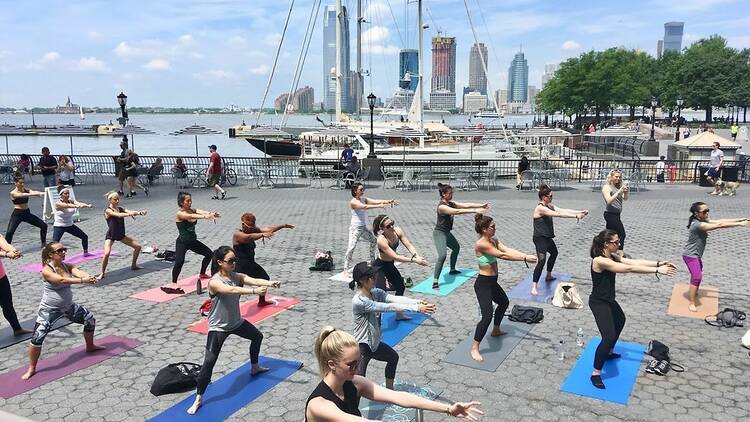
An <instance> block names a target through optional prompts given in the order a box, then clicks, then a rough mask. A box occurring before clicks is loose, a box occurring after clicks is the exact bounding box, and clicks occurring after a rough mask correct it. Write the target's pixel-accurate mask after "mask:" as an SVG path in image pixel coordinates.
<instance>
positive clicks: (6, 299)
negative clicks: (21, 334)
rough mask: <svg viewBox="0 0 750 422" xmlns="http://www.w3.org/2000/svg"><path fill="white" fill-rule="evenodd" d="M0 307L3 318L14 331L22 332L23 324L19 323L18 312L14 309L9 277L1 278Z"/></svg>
mask: <svg viewBox="0 0 750 422" xmlns="http://www.w3.org/2000/svg"><path fill="white" fill-rule="evenodd" d="M0 306H1V307H2V308H3V316H4V317H5V319H6V320H8V323H10V327H11V328H12V329H13V331H19V330H21V328H22V327H21V324H20V323H19V322H18V316H17V315H16V310H15V309H14V308H13V294H12V293H11V291H10V281H8V276H5V275H4V276H2V277H0Z"/></svg>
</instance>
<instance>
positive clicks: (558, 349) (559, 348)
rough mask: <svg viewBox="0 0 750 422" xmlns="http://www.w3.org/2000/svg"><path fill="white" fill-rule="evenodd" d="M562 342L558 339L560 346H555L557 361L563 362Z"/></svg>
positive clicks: (563, 350) (563, 349)
mask: <svg viewBox="0 0 750 422" xmlns="http://www.w3.org/2000/svg"><path fill="white" fill-rule="evenodd" d="M564 344H565V343H564V342H563V340H562V339H560V344H559V345H558V346H557V360H565V348H564V347H563V346H564Z"/></svg>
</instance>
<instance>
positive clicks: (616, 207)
mask: <svg viewBox="0 0 750 422" xmlns="http://www.w3.org/2000/svg"><path fill="white" fill-rule="evenodd" d="M607 186H608V187H609V194H610V195H614V194H615V193H616V192H617V191H618V190H619V189H617V188H616V187H614V186H612V185H607ZM605 204H606V202H605ZM606 205H607V208H606V209H605V210H604V211H605V212H614V213H617V214H620V213H621V212H622V195H617V196H616V197H615V199H614V200H613V201H612V202H611V203H609V204H606Z"/></svg>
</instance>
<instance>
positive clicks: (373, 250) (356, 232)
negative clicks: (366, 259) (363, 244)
mask: <svg viewBox="0 0 750 422" xmlns="http://www.w3.org/2000/svg"><path fill="white" fill-rule="evenodd" d="M362 238H364V240H366V241H367V242H368V243H369V244H370V260H371V261H374V260H375V259H376V258H377V257H378V240H377V238H375V235H374V234H372V232H371V231H370V230H368V229H367V226H349V245H348V246H347V248H346V255H344V270H349V269H350V268H352V267H353V265H352V257H353V256H354V248H356V247H357V242H359V239H362Z"/></svg>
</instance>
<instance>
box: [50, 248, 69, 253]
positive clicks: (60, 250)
mask: <svg viewBox="0 0 750 422" xmlns="http://www.w3.org/2000/svg"><path fill="white" fill-rule="evenodd" d="M65 252H68V248H60V249H55V250H54V251H52V253H65Z"/></svg>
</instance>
